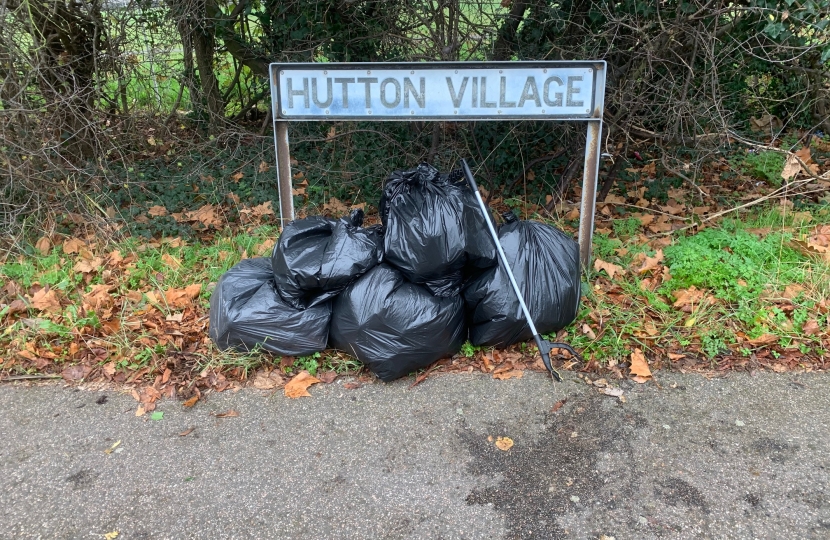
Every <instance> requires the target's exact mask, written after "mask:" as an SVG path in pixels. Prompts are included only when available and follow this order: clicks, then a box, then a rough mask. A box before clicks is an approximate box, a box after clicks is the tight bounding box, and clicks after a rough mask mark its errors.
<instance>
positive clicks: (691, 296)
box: [672, 285, 705, 308]
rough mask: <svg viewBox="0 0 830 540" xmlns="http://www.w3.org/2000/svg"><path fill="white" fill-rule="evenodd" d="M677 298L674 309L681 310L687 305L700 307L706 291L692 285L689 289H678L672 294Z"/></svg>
mask: <svg viewBox="0 0 830 540" xmlns="http://www.w3.org/2000/svg"><path fill="white" fill-rule="evenodd" d="M672 294H673V295H674V298H675V302H674V304H672V305H673V306H674V307H676V308H679V307H683V306H686V305H698V304H700V302H701V301H702V300H703V296H704V295H705V292H704V291H701V290H699V289H698V288H697V287H695V286H694V285H692V286H691V287H689V288H688V289H678V290H676V291H674V292H673V293H672Z"/></svg>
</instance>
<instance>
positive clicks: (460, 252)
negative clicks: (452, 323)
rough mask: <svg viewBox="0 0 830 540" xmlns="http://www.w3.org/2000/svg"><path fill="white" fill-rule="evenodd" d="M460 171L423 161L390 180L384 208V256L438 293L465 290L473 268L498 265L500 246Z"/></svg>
mask: <svg viewBox="0 0 830 540" xmlns="http://www.w3.org/2000/svg"><path fill="white" fill-rule="evenodd" d="M454 179H455V180H458V179H460V175H441V174H439V172H438V169H436V168H435V167H433V166H432V165H429V164H427V163H422V164H420V165H419V166H418V167H416V168H414V169H410V170H407V171H395V172H393V173H392V174H391V175H390V176H389V178H388V179H387V180H386V184H385V186H384V189H383V195H382V196H381V200H380V204H379V208H380V215H381V220H382V221H383V225H384V227H385V232H384V241H383V247H384V257H385V258H384V260H385V261H386V262H388V263H389V264H391V265H392V266H394V267H395V268H397V269H398V270H400V271H401V272H402V273H403V274H404V276H406V279H408V280H409V281H411V282H413V283H418V284H421V285H424V286H425V287H426V288H427V289H429V291H430V292H432V293H433V294H435V295H439V296H453V295H456V294H458V293H459V291H460V290H461V285H462V281H463V279H464V277H465V273H467V271H468V270H470V269H471V268H472V269H474V268H489V267H492V266H494V265H495V264H496V249H495V246H493V241H492V240H491V239H490V237H489V235H488V234H487V223H486V222H485V221H484V216H482V214H481V210H479V208H478V205H477V202H476V199H475V195H473V193H472V192H471V191H470V189H469V188H468V187H467V185H466V183H463V182H460V181H453V180H454Z"/></svg>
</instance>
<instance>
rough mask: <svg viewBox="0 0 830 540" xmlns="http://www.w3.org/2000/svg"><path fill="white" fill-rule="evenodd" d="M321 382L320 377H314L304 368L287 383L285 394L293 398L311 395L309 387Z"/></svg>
mask: <svg viewBox="0 0 830 540" xmlns="http://www.w3.org/2000/svg"><path fill="white" fill-rule="evenodd" d="M319 382H321V381H320V379H318V378H316V377H312V376H311V374H310V373H309V372H308V371H305V370H303V371H301V372H300V373H298V374H297V375H296V376H295V377H294V378H293V379H291V380H290V381H288V384H286V385H285V395H286V397H289V398H292V399H296V398H299V397H311V394H309V393H308V387H309V386H311V385H312V384H317V383H319Z"/></svg>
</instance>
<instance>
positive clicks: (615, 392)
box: [599, 386, 624, 397]
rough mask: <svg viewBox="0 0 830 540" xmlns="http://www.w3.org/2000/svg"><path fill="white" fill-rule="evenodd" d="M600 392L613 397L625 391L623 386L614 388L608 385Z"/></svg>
mask: <svg viewBox="0 0 830 540" xmlns="http://www.w3.org/2000/svg"><path fill="white" fill-rule="evenodd" d="M599 393H600V394H605V395H606V396H611V397H620V396H622V395H623V393H624V392H623V390H622V388H612V387H610V386H606V387H605V388H600V389H599Z"/></svg>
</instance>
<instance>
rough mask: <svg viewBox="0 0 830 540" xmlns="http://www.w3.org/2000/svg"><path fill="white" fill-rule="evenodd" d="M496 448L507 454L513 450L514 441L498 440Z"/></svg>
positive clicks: (502, 438)
mask: <svg viewBox="0 0 830 540" xmlns="http://www.w3.org/2000/svg"><path fill="white" fill-rule="evenodd" d="M496 448H498V449H499V450H501V451H502V452H507V451H508V450H510V449H511V448H513V439H511V438H510V437H498V438H496Z"/></svg>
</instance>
